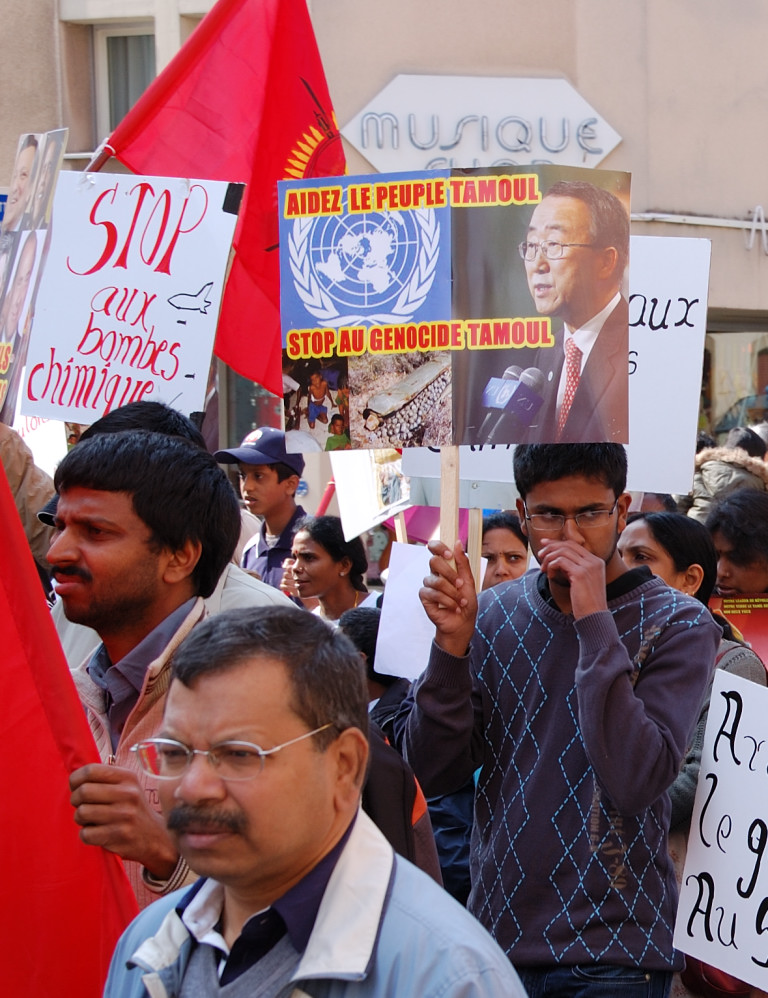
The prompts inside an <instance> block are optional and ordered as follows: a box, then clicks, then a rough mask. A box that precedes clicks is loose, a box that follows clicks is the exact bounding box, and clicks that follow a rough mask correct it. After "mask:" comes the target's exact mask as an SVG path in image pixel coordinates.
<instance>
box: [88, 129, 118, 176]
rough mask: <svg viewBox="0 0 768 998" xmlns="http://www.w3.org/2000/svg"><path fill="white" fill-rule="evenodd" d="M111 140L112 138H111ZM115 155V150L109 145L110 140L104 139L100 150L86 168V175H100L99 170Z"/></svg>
mask: <svg viewBox="0 0 768 998" xmlns="http://www.w3.org/2000/svg"><path fill="white" fill-rule="evenodd" d="M110 138H111V136H110ZM114 155H115V150H114V149H113V148H112V146H111V145H110V144H109V138H106V139H104V141H103V142H102V143H101V145H100V146H99V148H98V149H97V150H96V152H95V153H94V154H93V156H92V157H91V161H90V163H89V164H88V165H87V166H86V168H85V170H84V172H85V173H98V172H99V170H100V169H101V168H102V166H104V165H105V164H106V163H108V162H109V160H110V159H112V157H113V156H114Z"/></svg>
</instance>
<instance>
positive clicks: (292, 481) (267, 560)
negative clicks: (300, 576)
mask: <svg viewBox="0 0 768 998" xmlns="http://www.w3.org/2000/svg"><path fill="white" fill-rule="evenodd" d="M214 457H215V458H216V460H217V461H218V462H219V463H220V464H237V466H238V472H239V474H240V492H241V494H242V496H243V500H244V502H245V505H246V506H247V507H248V510H249V511H250V512H251V513H253V514H255V515H256V516H260V517H261V518H262V520H263V522H262V525H261V531H260V532H259V533H258V534H256V536H255V537H254V538H253V539H252V540H251V541H249V543H248V544H246V546H245V548H244V549H243V557H242V561H241V565H242V567H243V568H245V569H246V570H247V571H253V572H258V574H259V576H260V577H261V579H262V580H263V581H264V582H266V583H267V584H268V585H270V586H274V587H275V589H279V588H280V580H281V579H282V577H283V562H284V561H285V559H286V558H290V557H291V548H292V547H293V535H294V533H295V532H296V525H297V523H298V522H299V520H300V519H301V518H302V517H303V516H306V513H305V512H304V510H303V509H302V508H301V506H297V505H296V499H295V496H296V489H297V488H298V486H299V479H300V477H301V473H302V472H303V471H304V458H303V457H302V456H301V454H289V453H287V452H286V449H285V434H284V433H283V432H282V431H281V430H276V429H274V428H273V427H271V426H262V427H259V429H257V430H253V431H252V432H251V433H249V434H248V436H247V437H246V438H245V439H244V440H243V442H242V443H241V444H240V446H239V447H233V448H232V449H231V450H220V451H216V453H215V454H214Z"/></svg>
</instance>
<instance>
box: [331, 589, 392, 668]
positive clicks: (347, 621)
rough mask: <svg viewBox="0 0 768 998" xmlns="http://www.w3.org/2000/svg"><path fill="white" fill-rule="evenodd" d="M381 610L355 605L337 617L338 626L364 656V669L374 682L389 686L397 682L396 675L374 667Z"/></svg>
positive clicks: (374, 607)
mask: <svg viewBox="0 0 768 998" xmlns="http://www.w3.org/2000/svg"><path fill="white" fill-rule="evenodd" d="M380 622H381V610H380V609H379V608H378V607H376V606H356V607H353V609H351V610H345V611H344V613H342V615H341V616H340V617H339V628H340V629H341V630H342V631H344V633H345V634H346V635H347V637H348V638H349V639H350V641H351V642H352V644H353V645H354V646H355V648H357V650H358V651H360V652H362V653H363V655H364V656H365V671H366V674H367V676H368V678H369V679H370V680H372V681H373V682H374V683H381V685H382V686H391V685H392V683H394V682H397V679H398V677H397V676H389V675H386V673H383V672H377V671H376V669H375V668H374V663H375V660H376V639H377V638H378V636H379V624H380Z"/></svg>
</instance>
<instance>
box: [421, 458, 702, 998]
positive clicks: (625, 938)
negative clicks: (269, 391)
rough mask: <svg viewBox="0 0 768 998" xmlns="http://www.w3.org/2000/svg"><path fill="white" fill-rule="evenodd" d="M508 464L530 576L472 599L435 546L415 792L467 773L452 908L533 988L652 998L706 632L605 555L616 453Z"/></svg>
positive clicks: (680, 602) (610, 553)
mask: <svg viewBox="0 0 768 998" xmlns="http://www.w3.org/2000/svg"><path fill="white" fill-rule="evenodd" d="M514 468H515V481H516V484H517V488H518V491H519V493H520V496H521V499H520V500H518V504H517V505H518V512H519V515H520V520H521V523H522V524H523V526H524V530H525V532H526V534H527V536H528V538H529V540H530V543H531V548H532V550H533V553H534V555H535V556H536V558H537V560H538V561H539V564H540V566H541V570H540V571H535V570H534V571H531V572H528V573H526V575H524V576H523V577H522V578H520V579H516V580H513V581H510V582H508V583H504V584H502V585H500V586H496V587H494V588H493V589H489V590H487V591H486V592H484V593H481V594H480V597H479V600H478V598H477V597H476V596H475V590H474V584H473V579H472V576H471V573H470V570H469V564H468V561H467V558H466V556H465V555H464V553H463V552H462V550H461V547H460V545H457V546H456V547H455V549H454V550H453V551H450V550H448V549H447V548H445V546H444V545H441V544H436V545H434V546H433V548H432V552H433V555H434V557H433V558H432V561H431V571H432V573H433V574H432V575H430V576H428V578H427V579H426V580H425V586H424V588H423V589H422V591H421V597H422V602H423V604H424V607H425V609H426V611H427V613H428V615H429V617H430V618H431V620H432V621H433V622H434V624H435V625H436V635H435V643H434V645H433V648H432V653H431V656H430V660H429V665H428V667H427V669H426V671H425V673H424V675H423V676H422V677H421V679H420V680H419V681H418V683H417V684H416V687H415V693H414V696H415V703H414V706H413V710H412V711H411V713H410V716H409V717H408V720H407V727H406V731H405V743H406V744H405V748H406V754H407V758H408V761H409V762H410V763H411V765H412V766H413V768H414V770H415V771H416V774H417V776H418V777H419V780H420V781H421V782H422V785H423V786H424V788H425V792H427V793H428V794H438V793H446V792H448V791H449V790H451V789H455V788H456V786H458V785H460V783H461V782H462V781H463V780H466V779H467V777H468V775H469V774H470V773H472V772H473V771H474V770H475V769H476V768H477V767H480V776H479V781H478V786H477V794H476V798H475V829H474V833H473V842H472V859H471V875H472V890H471V893H470V897H469V901H468V907H469V909H470V911H472V912H473V913H474V914H475V915H476V916H477V917H478V918H479V920H480V921H481V922H482V923H483V924H484V925H485V926H486V928H488V929H489V930H490V931H491V933H492V934H493V935H494V936H495V937H496V939H497V941H498V942H499V943H500V944H501V946H502V947H503V948H504V949H505V950H506V952H507V955H508V956H509V958H510V960H511V961H512V962H513V963H514V965H515V968H516V969H517V970H518V973H519V974H520V977H521V979H522V981H523V984H524V985H525V987H526V989H527V990H528V993H529V995H530V996H531V998H550V996H552V998H554V996H558V998H561V996H572V998H576V996H578V998H587V996H596V995H606V994H619V993H620V994H621V995H622V996H626V998H663V996H665V995H666V994H667V992H668V989H669V982H670V978H671V973H672V970H673V969H675V968H677V967H679V966H680V965H681V964H682V959H681V957H680V955H679V954H677V953H676V952H675V951H674V949H673V947H672V928H673V923H674V918H675V909H676V900H677V898H676V888H675V878H674V872H673V869H672V865H671V862H670V860H669V858H668V855H667V829H668V825H669V813H670V804H669V797H668V795H667V788H668V787H669V785H670V784H671V783H672V781H673V780H674V779H675V776H676V775H677V772H678V770H679V767H680V762H681V760H682V758H683V756H684V753H685V750H686V748H687V745H688V741H689V737H690V735H691V732H692V730H693V727H694V725H695V722H696V718H697V716H698V710H699V706H700V704H701V701H702V697H703V695H704V690H705V686H706V683H707V680H708V678H709V675H710V672H711V670H712V666H713V662H714V657H715V650H716V647H717V642H718V629H717V627H716V626H715V624H714V622H713V621H712V618H711V616H710V615H709V612H708V611H707V610H706V608H705V607H704V606H703V605H702V604H701V603H698V602H697V601H695V600H693V599H691V598H689V597H686V596H685V595H683V594H681V593H679V592H677V591H675V590H672V589H670V588H669V587H667V586H666V585H665V584H664V583H662V582H661V581H660V580H659V579H657V578H655V577H653V576H652V575H651V574H650V572H649V571H648V570H647V569H645V568H639V569H633V570H629V569H628V568H627V567H626V565H624V563H623V561H622V560H621V557H620V556H619V554H618V551H617V540H618V537H619V534H620V532H621V531H622V529H623V528H624V525H625V522H626V514H627V509H628V506H629V498H630V497H629V496H628V495H627V494H626V493H625V491H624V487H625V482H626V455H625V452H624V449H623V447H621V446H620V445H617V444H580V445H562V444H539V445H530V446H520V447H518V448H517V449H516V451H515V456H514ZM452 558H453V559H455V565H454V564H453V563H452V561H451V559H452Z"/></svg>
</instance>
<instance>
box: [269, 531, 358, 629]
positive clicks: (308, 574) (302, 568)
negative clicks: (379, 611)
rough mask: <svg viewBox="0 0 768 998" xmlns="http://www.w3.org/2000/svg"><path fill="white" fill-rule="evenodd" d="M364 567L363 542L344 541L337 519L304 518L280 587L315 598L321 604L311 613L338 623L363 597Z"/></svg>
mask: <svg viewBox="0 0 768 998" xmlns="http://www.w3.org/2000/svg"><path fill="white" fill-rule="evenodd" d="M367 568H368V560H367V558H366V556H365V547H364V546H363V542H362V541H361V540H360V538H359V537H355V538H353V539H352V540H351V541H345V540H344V532H343V530H342V528H341V520H340V519H339V518H338V516H307V517H305V518H304V519H303V520H301V521H299V524H298V529H297V531H296V534H295V536H294V538H293V550H292V558H291V560H290V561H288V562H287V564H286V566H285V572H284V584H282V585H281V587H280V588H281V589H283V590H284V591H286V592H288V593H289V594H290V595H296V596H299V597H300V598H301V599H302V600H306V599H309V598H312V597H314V598H315V599H317V600H318V602H319V604H320V605H319V606H318V608H317V610H315V611H314V612H316V613H319V614H320V616H321V617H324V618H325V619H326V620H328V621H337V620H338V619H339V617H340V616H341V615H342V613H344V611H345V610H351V609H352V608H353V607H356V606H358V605H359V604H360V602H361V601H362V600H363V599H364V598H365V595H366V594H367V592H368V590H367V589H366V587H365V583H364V582H363V576H364V574H365V572H366V570H367ZM286 577H287V578H286Z"/></svg>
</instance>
